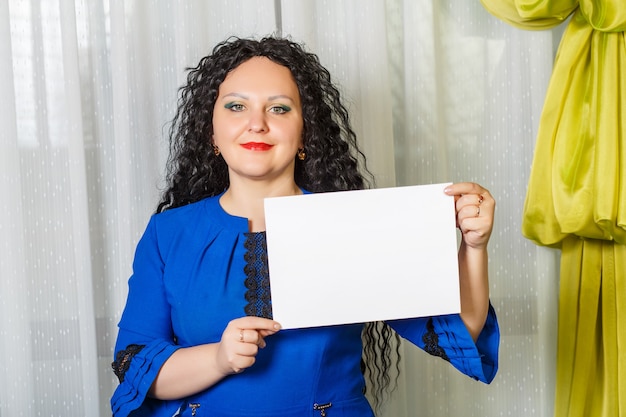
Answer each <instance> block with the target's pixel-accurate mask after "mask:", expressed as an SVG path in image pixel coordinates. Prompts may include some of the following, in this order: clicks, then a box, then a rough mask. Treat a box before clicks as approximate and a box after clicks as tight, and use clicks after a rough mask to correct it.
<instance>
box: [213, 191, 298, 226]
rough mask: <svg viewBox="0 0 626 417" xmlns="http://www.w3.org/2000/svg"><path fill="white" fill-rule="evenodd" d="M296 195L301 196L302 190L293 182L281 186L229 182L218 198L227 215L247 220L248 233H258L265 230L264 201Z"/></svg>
mask: <svg viewBox="0 0 626 417" xmlns="http://www.w3.org/2000/svg"><path fill="white" fill-rule="evenodd" d="M298 194H302V190H301V189H300V188H299V187H298V186H297V185H296V183H295V181H291V182H285V183H282V184H275V183H274V184H268V183H263V182H255V181H245V182H235V183H232V182H231V184H230V185H229V187H228V190H226V192H225V193H224V195H223V196H222V197H221V198H220V204H221V206H222V208H223V209H224V210H225V211H226V212H227V213H229V214H232V215H233V216H238V217H245V218H247V219H248V229H249V231H250V232H260V231H263V230H265V209H264V199H266V198H269V197H283V196H290V195H298Z"/></svg>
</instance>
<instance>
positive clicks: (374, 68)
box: [0, 0, 620, 417]
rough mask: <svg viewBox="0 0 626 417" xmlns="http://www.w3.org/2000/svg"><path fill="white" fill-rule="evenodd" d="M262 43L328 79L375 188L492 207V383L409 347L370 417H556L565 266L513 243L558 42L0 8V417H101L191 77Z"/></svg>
mask: <svg viewBox="0 0 626 417" xmlns="http://www.w3.org/2000/svg"><path fill="white" fill-rule="evenodd" d="M557 14H558V18H560V19H565V18H566V17H567V15H568V11H567V8H566V9H563V10H560V11H558V13H557ZM272 33H282V34H283V35H285V36H291V37H292V38H293V39H295V40H298V41H301V42H304V43H305V45H306V46H307V48H308V49H310V50H311V51H313V52H315V53H317V54H318V55H319V57H320V60H321V61H322V63H323V64H324V65H325V66H326V67H327V68H328V69H329V70H330V72H331V74H332V76H333V79H334V80H335V81H336V82H337V84H338V85H339V86H340V88H341V90H342V93H343V96H344V98H345V100H346V103H347V105H348V107H349V110H350V114H351V116H352V122H353V126H354V128H355V130H356V132H357V134H358V137H359V140H360V141H361V144H362V145H363V149H364V151H365V153H366V155H367V157H368V163H369V167H370V169H371V171H373V172H374V174H375V175H376V177H377V186H378V187H389V186H403V185H416V184H428V183H438V182H448V181H454V182H456V181H475V182H478V183H481V184H482V185H484V186H485V187H486V188H488V189H489V190H490V191H491V193H492V194H493V195H494V196H495V198H496V200H497V204H498V208H497V210H496V220H495V228H494V233H493V236H492V238H491V243H490V248H491V249H490V264H489V268H490V275H491V277H490V279H491V293H492V302H493V305H494V307H495V308H496V310H497V312H498V317H499V322H500V329H501V331H502V339H501V349H500V364H501V367H500V371H499V374H498V376H497V377H496V379H495V381H494V382H493V383H492V384H491V385H484V384H482V383H477V382H476V381H474V380H472V379H469V378H467V377H465V376H463V375H461V374H459V372H457V371H456V370H454V369H453V368H452V367H451V366H449V365H448V364H446V363H445V362H443V361H441V360H440V359H438V358H431V357H429V356H427V355H425V354H423V352H421V351H420V350H419V349H417V348H415V347H414V346H412V345H410V344H408V343H403V344H402V345H401V350H402V355H403V358H402V362H401V366H402V369H401V374H400V379H399V386H398V388H397V389H396V390H395V391H394V392H393V394H392V396H391V398H390V400H389V401H388V402H387V403H386V405H385V407H384V410H383V411H382V413H381V417H384V416H393V417H409V416H410V417H440V416H453V415H454V416H463V417H490V416H493V417H496V416H502V415H523V416H527V417H537V416H541V417H547V416H551V415H552V410H553V406H554V405H553V397H554V395H553V390H554V385H555V384H554V379H555V373H556V368H555V361H556V359H555V358H556V337H555V336H554V335H555V334H556V324H555V320H554V318H555V317H556V315H557V313H558V312H557V304H556V302H555V300H556V299H557V298H558V295H557V294H558V291H559V289H558V266H559V252H558V251H556V250H554V249H552V248H545V247H538V246H536V245H534V244H533V243H532V242H530V241H529V240H527V239H524V238H523V236H522V235H521V234H520V232H519V230H520V228H521V218H522V207H523V203H524V197H525V189H526V184H527V182H528V178H529V169H530V165H531V161H532V157H533V146H534V138H535V136H536V134H537V125H538V121H539V117H540V114H541V105H542V103H543V100H544V97H545V92H546V88H547V86H548V81H549V78H550V74H551V73H552V65H553V59H554V53H555V49H556V48H555V45H556V43H557V42H558V39H559V38H560V36H561V33H560V31H559V30H558V28H557V29H555V30H544V31H535V32H529V31H520V30H517V29H515V28H512V27H511V26H510V25H507V24H505V23H503V22H501V21H499V20H498V19H494V18H493V17H492V16H490V15H489V14H488V13H487V11H486V10H485V9H484V8H483V7H482V5H481V4H480V3H479V2H469V1H467V0H285V1H279V0H228V1H222V0H212V1H206V0H141V1H134V0H133V1H123V0H46V1H39V0H5V1H0V97H2V98H1V99H0V126H2V128H1V129H0V189H2V191H3V198H2V199H1V200H0V212H1V213H2V216H0V358H2V363H3V366H4V368H3V369H4V371H5V372H3V374H2V375H0V415H1V416H11V417H20V416H31V415H39V416H61V415H62V416H67V417H70V416H75V417H85V416H88V417H93V416H107V415H110V414H111V411H110V407H109V399H110V396H111V393H112V392H113V389H114V387H115V386H116V385H117V380H116V378H115V376H114V375H113V372H112V371H111V362H112V360H113V358H112V351H113V343H114V341H115V336H116V331H117V329H116V325H117V322H118V320H119V316H120V314H121V311H122V308H123V305H124V302H125V298H126V293H127V289H128V287H127V280H128V277H129V275H130V273H131V263H132V258H133V253H134V248H135V245H136V243H137V240H138V239H139V237H140V236H141V233H142V232H143V230H144V228H145V226H146V223H147V221H148V219H149V216H150V214H151V213H152V212H153V211H154V210H155V207H156V202H157V199H158V195H159V191H160V189H161V188H162V186H163V182H162V180H163V167H164V161H165V159H166V157H167V147H168V144H167V129H168V127H169V121H170V120H171V119H172V117H173V115H174V112H175V107H176V100H177V89H178V87H180V86H181V85H182V84H183V82H184V80H185V77H186V73H185V68H186V67H190V66H195V65H196V64H197V62H198V61H199V60H200V58H201V57H203V56H204V55H206V54H207V53H209V52H210V50H211V49H212V48H213V46H214V45H215V44H216V43H217V42H219V41H221V40H223V39H225V38H227V37H228V36H231V35H238V36H244V37H248V36H253V37H259V36H263V35H267V34H272ZM424 203H425V204H427V203H428V202H424ZM619 268H620V266H619V265H617V264H616V266H615V269H616V271H619ZM415 273H420V267H419V265H416V266H415ZM602 288H603V289H604V288H606V286H604V285H603V287H602ZM425 291H428V289H425ZM604 305H605V303H604V302H603V307H604ZM598 320H599V319H598Z"/></svg>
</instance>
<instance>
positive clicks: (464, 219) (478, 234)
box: [444, 182, 496, 249]
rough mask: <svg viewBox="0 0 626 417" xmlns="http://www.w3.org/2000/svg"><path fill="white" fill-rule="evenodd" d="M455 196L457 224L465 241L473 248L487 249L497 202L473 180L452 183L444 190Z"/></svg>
mask: <svg viewBox="0 0 626 417" xmlns="http://www.w3.org/2000/svg"><path fill="white" fill-rule="evenodd" d="M444 192H445V193H446V194H448V195H452V196H454V201H455V206H456V225H457V227H458V228H459V229H460V230H461V235H462V237H463V242H464V243H465V244H466V245H467V246H468V247H470V248H473V249H485V248H486V247H487V243H488V242H489V237H490V236H491V231H492V229H493V214H494V211H495V207H496V202H495V200H494V199H493V197H492V196H491V194H490V193H489V191H488V190H487V189H485V188H483V187H481V186H480V185H478V184H475V183H473V182H461V183H457V184H452V185H450V186H448V187H446V189H445V190H444Z"/></svg>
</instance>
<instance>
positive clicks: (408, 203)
mask: <svg viewBox="0 0 626 417" xmlns="http://www.w3.org/2000/svg"><path fill="white" fill-rule="evenodd" d="M446 185H448V184H434V185H420V186H409V187H396V188H383V189H375V190H362V191H342V192H334V193H321V194H307V195H300V196H291V197H277V198H268V199H266V200H265V221H266V233H267V250H268V264H269V271H270V285H271V293H272V310H273V316H274V319H275V320H277V321H278V322H279V323H281V325H282V326H283V328H285V329H290V328H302V327H315V326H326V325H336V324H347V323H360V322H368V321H377V320H390V319H402V318H412V317H423V316H432V315H440V314H452V313H458V312H460V292H459V274H458V262H457V234H456V221H455V208H454V197H452V196H448V195H446V194H444V192H443V189H444V188H445V186H446Z"/></svg>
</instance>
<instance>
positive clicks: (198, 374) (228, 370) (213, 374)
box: [148, 317, 280, 400]
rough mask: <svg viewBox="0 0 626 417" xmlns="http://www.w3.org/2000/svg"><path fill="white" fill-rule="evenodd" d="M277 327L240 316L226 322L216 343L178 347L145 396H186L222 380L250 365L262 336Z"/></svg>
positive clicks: (276, 324)
mask: <svg viewBox="0 0 626 417" xmlns="http://www.w3.org/2000/svg"><path fill="white" fill-rule="evenodd" d="M278 330H280V324H278V323H277V322H275V321H273V320H268V319H264V318H261V317H242V318H239V319H235V320H233V321H231V322H230V323H228V326H226V329H224V332H223V333H222V340H221V341H219V342H217V343H207V344H204V345H196V346H190V347H186V348H180V349H178V350H177V351H175V352H174V353H173V354H172V356H170V357H169V359H168V360H167V361H165V363H164V364H163V366H162V367H161V370H160V371H159V374H158V376H157V378H156V379H155V381H154V383H153V384H152V386H151V387H150V391H149V393H148V395H149V396H151V397H153V398H158V399H161V400H177V399H181V398H185V397H188V396H190V395H193V394H195V393H198V392H200V391H202V390H205V389H207V388H208V387H210V386H212V385H214V384H216V383H217V382H219V381H220V380H222V379H223V378H224V377H226V376H228V375H231V374H236V373H239V372H241V371H243V370H244V369H246V368H249V367H250V366H252V365H253V364H254V362H255V360H256V354H257V353H258V351H259V349H260V348H263V347H265V337H267V336H269V335H272V334H274V333H276V332H277V331H278Z"/></svg>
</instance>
